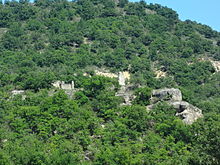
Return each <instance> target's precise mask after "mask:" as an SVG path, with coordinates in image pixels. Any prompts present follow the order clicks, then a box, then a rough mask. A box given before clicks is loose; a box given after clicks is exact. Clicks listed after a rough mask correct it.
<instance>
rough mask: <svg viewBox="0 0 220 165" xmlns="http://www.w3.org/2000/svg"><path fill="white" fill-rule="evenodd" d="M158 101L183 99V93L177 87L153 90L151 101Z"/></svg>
mask: <svg viewBox="0 0 220 165" xmlns="http://www.w3.org/2000/svg"><path fill="white" fill-rule="evenodd" d="M158 101H182V93H181V91H180V90H179V89H175V88H165V89H158V90H153V92H152V97H151V102H152V103H156V102H158Z"/></svg>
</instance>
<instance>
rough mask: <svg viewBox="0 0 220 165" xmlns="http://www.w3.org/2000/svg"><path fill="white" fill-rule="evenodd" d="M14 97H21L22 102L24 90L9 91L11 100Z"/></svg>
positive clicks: (24, 96) (24, 97)
mask: <svg viewBox="0 0 220 165" xmlns="http://www.w3.org/2000/svg"><path fill="white" fill-rule="evenodd" d="M16 95H21V97H22V100H25V99H26V95H25V90H13V91H11V98H13V97H15V96H16Z"/></svg>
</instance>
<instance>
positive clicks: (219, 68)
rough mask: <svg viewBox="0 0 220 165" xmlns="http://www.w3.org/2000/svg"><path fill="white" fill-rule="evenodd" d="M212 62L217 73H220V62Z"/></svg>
mask: <svg viewBox="0 0 220 165" xmlns="http://www.w3.org/2000/svg"><path fill="white" fill-rule="evenodd" d="M210 62H211V63H212V65H213V67H214V68H215V71H216V72H220V61H212V60H210Z"/></svg>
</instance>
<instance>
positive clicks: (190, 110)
mask: <svg viewBox="0 0 220 165" xmlns="http://www.w3.org/2000/svg"><path fill="white" fill-rule="evenodd" d="M161 101H165V102H167V103H168V104H169V105H171V106H173V107H174V108H175V109H176V116H179V117H180V118H181V119H182V120H183V122H184V123H186V124H192V123H193V122H195V121H196V120H197V119H199V118H201V117H203V115H202V110H201V109H199V108H197V107H195V106H193V105H191V104H189V103H188V102H185V101H182V93H181V91H180V90H179V89H174V88H170V89H168V88H165V89H159V90H153V92H152V97H151V105H149V106H147V109H148V110H151V109H153V107H154V106H155V105H156V104H157V103H158V102H161Z"/></svg>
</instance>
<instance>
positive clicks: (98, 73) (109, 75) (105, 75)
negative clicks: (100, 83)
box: [95, 70, 118, 78]
mask: <svg viewBox="0 0 220 165" xmlns="http://www.w3.org/2000/svg"><path fill="white" fill-rule="evenodd" d="M95 74H96V75H98V76H104V77H109V78H118V75H117V74H115V73H111V72H108V71H99V70H95Z"/></svg>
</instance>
